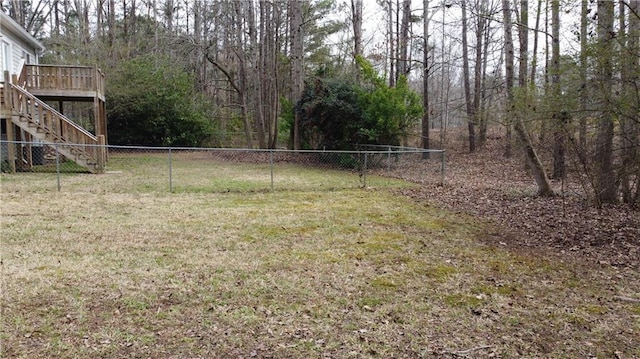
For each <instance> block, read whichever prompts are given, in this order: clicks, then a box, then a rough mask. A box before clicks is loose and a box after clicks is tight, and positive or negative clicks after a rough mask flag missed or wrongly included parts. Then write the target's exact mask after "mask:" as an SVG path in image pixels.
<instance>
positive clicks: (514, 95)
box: [1, 0, 640, 205]
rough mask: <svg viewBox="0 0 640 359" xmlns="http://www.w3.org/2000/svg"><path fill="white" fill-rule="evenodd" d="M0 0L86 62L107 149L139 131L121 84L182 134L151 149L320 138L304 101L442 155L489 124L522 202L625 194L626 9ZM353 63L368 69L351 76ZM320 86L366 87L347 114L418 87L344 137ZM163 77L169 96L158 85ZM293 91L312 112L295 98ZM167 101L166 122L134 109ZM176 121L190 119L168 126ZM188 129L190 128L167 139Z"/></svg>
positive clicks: (62, 55) (639, 16) (638, 150)
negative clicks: (563, 193)
mask: <svg viewBox="0 0 640 359" xmlns="http://www.w3.org/2000/svg"><path fill="white" fill-rule="evenodd" d="M1 4H2V10H3V11H5V12H7V13H8V14H9V15H10V16H12V17H13V18H14V19H16V20H17V21H18V22H19V23H20V24H22V25H23V26H24V27H25V28H26V29H27V30H28V31H29V32H31V33H32V34H34V35H35V36H36V37H37V38H39V39H41V40H42V41H43V42H44V43H45V44H46V46H47V52H46V53H45V54H43V59H42V62H43V63H51V64H77V65H93V64H98V65H99V66H100V67H101V68H102V70H103V71H104V73H105V74H106V77H107V81H108V82H107V109H108V115H109V117H110V120H109V126H110V130H111V129H112V130H113V132H110V142H114V141H112V140H116V139H117V141H115V142H118V141H123V140H122V139H121V138H120V137H118V136H119V134H118V132H117V131H118V129H121V130H122V131H124V132H127V131H130V129H131V128H134V127H135V128H139V127H140V126H134V127H129V125H126V126H123V123H124V124H127V123H129V122H130V121H132V119H131V118H126V119H123V117H122V116H121V115H119V114H122V113H129V112H132V111H131V110H130V107H126V106H135V105H136V104H135V103H132V102H133V101H129V102H128V103H127V101H126V100H127V99H130V98H132V97H134V96H133V94H132V93H131V92H132V91H134V90H132V89H136V90H135V91H139V92H141V91H143V90H144V89H147V90H148V91H147V92H148V93H146V92H145V95H140V96H138V97H135V98H136V99H137V100H136V103H138V104H141V103H142V102H145V101H146V102H145V103H146V104H147V105H145V106H146V107H145V106H139V107H138V108H136V111H138V112H135V113H136V119H140V118H142V117H144V116H145V114H150V117H149V118H148V119H146V120H144V122H143V123H145V124H148V125H144V126H142V127H145V126H146V127H149V126H156V127H163V126H166V127H171V128H173V129H175V131H178V132H180V131H182V132H180V133H178V134H171V136H168V135H166V134H165V135H164V137H163V133H164V132H163V131H164V130H163V131H159V132H158V131H156V132H158V133H157V134H156V133H155V132H154V134H153V136H156V135H157V136H159V137H158V138H157V142H159V143H157V144H162V145H212V146H240V147H249V148H255V147H259V148H276V147H289V148H294V149H301V148H309V147H313V145H314V144H316V145H324V146H326V145H327V143H328V141H326V139H325V141H315V142H310V141H309V139H310V138H315V137H314V136H316V135H317V133H318V128H320V127H318V126H320V125H327V123H324V122H322V121H320V120H322V119H318V118H314V119H313V120H309V119H310V118H312V117H313V116H311V112H310V111H311V110H310V109H311V108H316V109H317V105H318V104H322V103H330V104H331V106H333V107H327V108H333V109H334V110H331V111H335V112H330V111H329V112H326V111H327V108H323V109H322V111H325V112H322V111H320V112H319V113H325V116H326V118H327V119H330V120H331V121H332V122H331V126H342V128H349V126H351V133H355V134H357V135H352V137H351V138H352V139H353V140H354V141H356V140H357V141H361V142H376V143H381V142H385V141H396V140H397V141H398V142H399V143H402V144H407V145H415V146H421V147H424V148H428V147H430V146H431V147H434V148H446V147H447V143H448V138H447V134H448V132H447V130H448V129H449V128H451V127H459V126H463V125H464V126H465V127H466V128H467V137H466V142H467V144H468V150H469V151H471V152H474V151H478V150H481V149H482V148H483V145H484V144H485V143H486V141H487V133H488V131H487V129H488V128H497V129H499V131H500V133H502V135H501V140H502V141H503V143H504V156H507V157H509V156H513V155H514V154H516V153H517V154H520V153H522V155H523V158H525V159H526V162H527V166H528V168H529V170H530V172H531V173H532V175H533V177H534V178H535V181H536V183H537V186H538V194H539V195H541V196H549V195H553V194H554V193H553V191H552V187H551V185H550V181H551V180H552V179H556V180H562V179H564V178H565V177H566V176H567V173H568V172H571V173H577V174H578V176H577V178H579V179H580V181H582V184H583V187H584V188H585V189H587V190H588V192H590V193H591V194H592V196H593V198H594V199H595V200H596V203H598V204H599V205H601V204H603V203H610V202H620V201H623V202H626V203H631V204H636V205H637V204H638V203H639V202H640V1H639V0H619V1H592V0H563V1H560V0H537V1H533V2H529V1H527V0H519V1H507V0H502V1H500V0H450V1H439V0H423V1H411V0H378V1H377V2H376V3H373V2H366V3H365V4H363V1H362V0H349V1H346V0H309V1H257V0H242V1H213V0H202V1H200V0H185V1H182V0H119V1H116V0H97V1H89V0H33V1H17V0H4V1H2V2H1ZM359 56H362V58H363V59H365V60H366V61H365V62H361V63H360V64H359V63H358V62H357V61H356V59H357V58H359ZM363 64H364V65H363ZM367 64H370V65H371V71H373V73H372V72H369V73H368V74H365V73H366V72H367V71H369V70H367ZM363 66H364V67H363ZM171 67H173V70H174V71H175V72H171V71H168V69H169V68H171ZM143 74H144V75H143ZM137 75H140V79H145V80H144V81H143V80H138V77H137ZM183 75H186V76H187V77H186V78H184V77H182V76H183ZM377 78H380V79H381V81H382V83H376V81H372V79H377ZM175 79H180V81H177V83H173V82H172V81H174V80H175ZM336 80H340V81H343V82H345V83H347V84H350V85H349V86H352V85H354V86H355V87H350V88H352V89H355V91H356V92H358V91H360V92H359V93H365V94H366V96H355V97H353V98H354V99H359V100H357V101H358V102H359V103H358V105H359V106H364V105H367V101H369V102H368V105H367V106H369V105H373V104H375V103H374V102H375V101H378V102H379V101H380V99H378V100H374V102H372V99H373V98H374V97H372V96H374V92H375V91H379V92H380V93H386V92H384V91H387V90H385V88H387V89H394V88H396V87H398V86H399V84H400V86H403V85H402V84H403V83H407V84H408V87H409V88H411V89H413V90H414V91H416V92H417V93H421V94H422V109H423V111H422V114H421V116H419V115H417V114H416V113H415V111H414V109H413V106H411V105H408V104H409V103H411V104H413V103H415V101H414V100H410V99H412V98H413V97H412V96H413V95H411V94H408V95H406V96H405V97H402V96H397V97H395V98H396V99H399V100H398V101H399V102H404V104H403V105H402V106H401V105H399V104H398V103H392V102H391V101H388V103H384V106H387V108H382V107H384V106H380V108H378V109H376V110H371V109H370V108H369V107H367V110H366V111H364V110H363V111H361V112H362V113H363V114H364V115H366V116H369V117H368V118H364V119H362V120H361V121H360V120H359V122H357V123H358V125H357V126H355V128H354V127H353V126H354V125H353V123H354V121H355V119H354V118H350V117H345V116H344V114H347V113H350V112H349V111H347V110H349V109H345V108H344V106H347V105H348V104H347V103H346V102H345V101H343V102H344V103H342V104H341V103H338V102H331V101H332V100H333V99H335V98H334V97H332V96H333V95H334V94H333V93H332V92H331V91H329V90H330V89H332V88H336V89H337V88H341V89H345V88H347V87H344V86H342V87H340V86H338V87H335V86H334V87H332V86H333V85H332V86H328V85H327V84H336V82H335V81H336ZM168 83H173V84H174V85H175V86H173V87H171V90H170V91H168V92H167V91H160V90H159V87H163V89H164V87H165V86H167V85H168ZM320 85H323V86H324V87H323V86H320ZM382 85H384V87H385V88H383V87H382ZM185 87H187V88H185ZM320 88H323V89H325V90H326V91H325V92H324V93H323V94H322V96H320V95H319V93H318V92H317V90H318V89H320ZM127 89H128V90H129V92H127V91H125V90H127ZM312 91H316V93H315V97H313V96H311V97H310V94H311V92H312ZM403 91H404V90H403ZM123 94H129V95H130V96H123ZM304 94H307V97H308V98H315V99H316V100H317V101H318V102H317V103H315V105H314V106H315V107H314V106H311V105H310V104H309V103H307V104H306V105H305V106H303V104H302V102H300V100H301V98H302V97H304V96H305V95H304ZM174 95H175V96H174ZM180 96H182V97H180ZM403 96H404V95H403ZM391 97H393V96H383V97H381V98H383V99H387V98H391ZM168 99H171V100H172V101H169V100H168ZM175 99H178V100H177V101H173V100H175ZM320 99H321V100H322V101H321V100H320ZM367 99H368V100H367ZM323 101H324V102H323ZM172 103H175V106H174V107H172V112H171V113H170V115H166V114H159V113H156V112H154V111H153V110H151V109H152V108H153V109H155V108H164V107H166V106H169V105H168V104H172ZM187 104H188V106H187ZM377 104H378V105H379V104H380V103H377ZM336 106H337V107H336ZM303 109H306V110H304V111H303ZM77 110H78V111H81V110H82V109H77ZM305 111H306V112H305ZM394 111H395V112H394ZM403 111H404V112H403ZM407 111H413V112H411V113H409V112H407ZM391 113H392V114H393V115H390V114H391ZM340 114H342V116H341V115H340ZM88 116H90V115H88ZM366 116H365V117H366ZM376 116H377V117H376ZM158 118H162V121H158ZM121 119H122V120H121ZM305 119H306V120H305ZM182 120H188V121H190V122H188V123H189V125H187V126H183V125H179V124H175V122H176V121H182ZM123 121H124V122H123ZM127 121H129V122H127ZM140 121H141V122H142V120H140ZM163 121H164V122H163ZM318 121H320V122H318ZM194 123H195V124H197V126H195V127H196V128H197V129H198V131H199V132H198V133H197V134H195V135H194V136H183V135H184V131H185V128H191V127H194V126H192V124H194ZM363 126H365V127H363ZM366 126H373V127H375V126H378V128H366ZM146 129H147V130H149V128H146ZM381 129H384V131H387V132H386V133H385V132H384V131H382V130H381ZM143 130H144V128H142V129H140V131H143ZM512 131H513V133H514V134H515V136H513V137H512ZM151 132H153V131H151ZM347 132H348V131H346V132H345V133H347ZM382 133H384V135H381V134H382ZM389 135H392V136H391V137H389ZM430 136H432V137H433V138H430ZM147 138H151V137H147ZM154 138H155V137H154ZM339 140H340V141H337V142H344V140H345V139H344V138H340V139H339ZM131 141H133V140H131ZM337 142H336V143H337Z"/></svg>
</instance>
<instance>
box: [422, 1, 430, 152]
mask: <svg viewBox="0 0 640 359" xmlns="http://www.w3.org/2000/svg"><path fill="white" fill-rule="evenodd" d="M422 6H423V7H422V8H423V14H422V25H423V30H424V34H423V37H422V61H423V70H422V107H423V112H422V136H421V137H422V148H424V149H429V125H430V124H429V0H423V1H422ZM423 156H424V158H429V152H425V153H424V155H423Z"/></svg>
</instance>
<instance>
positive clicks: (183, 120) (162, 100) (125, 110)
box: [107, 56, 214, 146]
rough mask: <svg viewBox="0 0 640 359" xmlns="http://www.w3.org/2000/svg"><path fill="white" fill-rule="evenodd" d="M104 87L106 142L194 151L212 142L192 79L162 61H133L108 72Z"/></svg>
mask: <svg viewBox="0 0 640 359" xmlns="http://www.w3.org/2000/svg"><path fill="white" fill-rule="evenodd" d="M110 82H111V83H112V84H113V85H111V86H109V87H108V88H107V101H108V103H109V104H110V105H109V108H108V113H107V118H108V123H109V124H108V128H109V138H110V141H111V143H113V144H119V145H146V146H200V145H203V144H205V143H206V141H209V140H211V139H212V137H213V134H214V126H213V123H212V122H211V120H210V118H211V115H212V108H211V106H210V105H209V104H208V103H207V102H206V101H205V99H204V98H203V97H202V96H201V95H200V94H198V93H196V92H195V89H194V78H193V76H192V75H191V74H189V73H187V72H186V71H184V70H183V69H181V68H179V67H176V66H175V64H174V63H173V62H172V61H170V60H169V59H167V58H165V57H158V56H146V57H138V58H136V59H134V60H130V61H128V62H126V63H123V64H122V66H121V67H120V68H119V69H118V70H117V71H114V72H113V73H111V75H110Z"/></svg>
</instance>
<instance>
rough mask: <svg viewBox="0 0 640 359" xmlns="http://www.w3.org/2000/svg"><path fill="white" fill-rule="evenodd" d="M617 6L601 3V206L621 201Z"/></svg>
mask: <svg viewBox="0 0 640 359" xmlns="http://www.w3.org/2000/svg"><path fill="white" fill-rule="evenodd" d="M613 18H614V4H613V2H612V1H609V0H599V1H598V51H597V57H598V59H597V64H598V67H597V77H598V78H597V80H598V83H599V85H600V89H599V92H600V99H599V100H600V101H599V104H598V106H599V108H600V111H599V114H598V119H597V128H596V131H597V134H596V153H595V161H596V198H597V200H598V203H600V204H601V203H613V202H616V201H617V194H616V179H615V176H614V175H613V135H614V133H613V126H614V124H613V122H614V119H613V45H614V41H615V37H614V30H613Z"/></svg>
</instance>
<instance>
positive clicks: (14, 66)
mask: <svg viewBox="0 0 640 359" xmlns="http://www.w3.org/2000/svg"><path fill="white" fill-rule="evenodd" d="M2 42H5V43H8V44H9V56H10V57H11V58H10V61H9V65H10V69H9V70H10V72H11V74H17V73H18V71H19V69H18V66H20V62H21V60H22V59H23V58H24V59H25V63H30V64H37V62H38V56H37V53H36V49H35V48H34V47H33V46H32V45H30V44H29V43H28V42H27V41H25V40H24V39H21V38H20V37H19V36H17V35H16V34H14V33H13V32H11V31H9V29H7V28H6V27H5V26H0V46H2ZM26 54H28V58H29V62H26V60H27V59H26V57H27V56H25V55H26ZM4 56H5V54H4V51H2V48H0V65H3V64H4V63H5V58H4ZM3 68H4V66H3ZM3 77H4V73H0V80H4V78H3Z"/></svg>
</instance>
